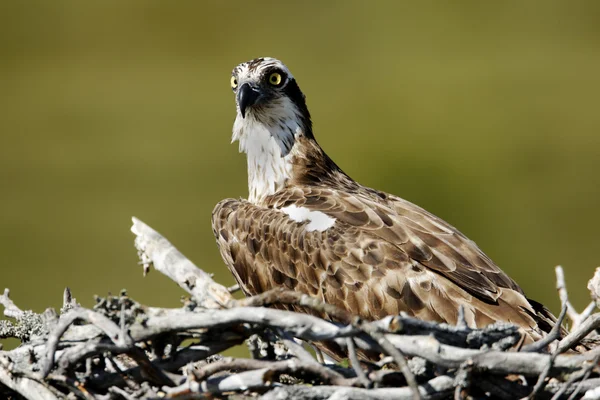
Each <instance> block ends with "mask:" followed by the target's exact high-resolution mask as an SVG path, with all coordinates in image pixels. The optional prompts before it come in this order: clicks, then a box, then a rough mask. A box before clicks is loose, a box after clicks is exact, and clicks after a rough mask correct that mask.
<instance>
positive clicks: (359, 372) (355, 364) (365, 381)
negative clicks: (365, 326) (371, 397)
mask: <svg viewBox="0 0 600 400" xmlns="http://www.w3.org/2000/svg"><path fill="white" fill-rule="evenodd" d="M346 346H347V347H348V358H350V363H351V364H352V368H353V369H354V372H356V376H357V377H358V381H359V382H360V383H361V385H362V386H363V387H365V388H369V387H371V382H370V381H369V378H367V375H366V374H365V371H363V369H362V367H361V365H360V361H358V357H357V355H356V347H355V346H354V339H352V338H351V337H349V338H346Z"/></svg>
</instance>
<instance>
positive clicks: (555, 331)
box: [521, 304, 567, 352]
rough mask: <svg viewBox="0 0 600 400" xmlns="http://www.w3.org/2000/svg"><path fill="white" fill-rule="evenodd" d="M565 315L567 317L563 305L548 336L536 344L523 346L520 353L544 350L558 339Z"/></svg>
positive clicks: (565, 307)
mask: <svg viewBox="0 0 600 400" xmlns="http://www.w3.org/2000/svg"><path fill="white" fill-rule="evenodd" d="M566 315H567V305H566V304H563V306H562V309H561V310H560V315H559V316H558V319H557V320H556V324H555V325H554V326H553V327H552V329H551V330H550V333H548V335H546V336H544V337H543V338H541V339H540V340H538V341H537V342H534V343H531V344H526V345H525V346H523V347H522V348H521V351H523V352H537V351H540V350H542V349H545V348H546V347H547V346H548V345H549V344H550V343H552V342H553V341H555V340H558V339H560V334H561V329H562V323H563V321H564V319H565V316H566Z"/></svg>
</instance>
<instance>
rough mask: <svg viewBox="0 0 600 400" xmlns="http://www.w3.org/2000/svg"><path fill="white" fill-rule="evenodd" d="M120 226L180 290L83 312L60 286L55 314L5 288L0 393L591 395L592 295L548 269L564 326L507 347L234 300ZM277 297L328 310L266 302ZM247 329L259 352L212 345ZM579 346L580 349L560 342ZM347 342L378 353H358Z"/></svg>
mask: <svg viewBox="0 0 600 400" xmlns="http://www.w3.org/2000/svg"><path fill="white" fill-rule="evenodd" d="M132 231H133V232H134V233H135V234H136V235H137V237H136V241H135V243H136V247H137V248H138V251H139V254H140V259H141V262H142V264H143V265H144V273H147V272H148V270H149V268H150V266H151V265H152V266H154V268H155V269H157V270H158V271H160V272H161V273H163V274H165V275H166V276H167V277H169V278H170V279H172V280H173V281H175V282H176V283H177V284H178V285H179V286H180V287H181V288H182V289H184V290H185V291H186V292H188V293H189V295H190V296H191V300H192V301H190V302H187V303H186V304H185V305H184V306H183V307H182V308H177V309H166V308H155V307H146V306H144V305H141V304H139V303H137V302H135V301H133V300H132V299H130V298H129V297H128V296H127V294H126V293H121V295H119V296H108V297H105V298H98V299H97V304H96V306H95V307H94V309H86V308H83V307H81V306H79V305H78V304H77V303H76V301H75V300H74V299H73V298H72V296H71V293H70V291H68V290H66V291H65V293H64V305H63V308H62V309H61V313H60V315H59V314H58V313H56V312H54V311H53V310H47V311H46V312H44V313H43V314H35V313H33V312H31V311H28V310H21V309H20V308H19V307H18V306H17V305H16V304H14V302H13V301H12V300H11V299H10V298H9V291H8V289H7V290H5V292H4V294H2V295H0V304H2V305H3V306H4V315H5V317H7V318H8V319H5V320H1V321H0V337H15V338H18V339H20V340H21V341H22V344H21V346H19V347H18V348H16V349H13V350H9V351H0V398H27V399H71V398H80V399H107V400H108V399H138V398H160V397H169V398H203V397H204V396H206V397H211V396H217V397H228V396H230V395H231V396H234V395H238V396H253V397H257V396H258V397H262V398H264V399H286V398H297V399H413V398H422V399H442V398H459V399H460V398H467V397H468V396H470V397H473V398H489V399H496V398H497V399H511V398H521V397H530V398H533V397H535V398H547V399H550V398H556V399H558V398H565V399H566V398H586V399H588V398H590V399H592V398H596V399H598V398H600V393H598V390H597V387H598V385H600V377H599V370H598V360H599V359H600V347H595V348H592V347H593V346H591V345H590V343H593V342H594V341H597V339H598V338H597V335H596V333H595V332H596V329H598V328H599V327H600V313H597V314H593V310H594V305H595V303H594V302H592V303H591V304H592V305H591V306H588V307H587V308H586V309H585V310H584V311H583V312H582V313H577V311H576V310H575V308H574V307H573V306H572V305H571V304H570V302H569V300H568V293H567V290H566V285H565V281H564V273H563V271H562V269H561V268H560V267H558V268H557V270H556V272H557V288H558V290H559V295H560V298H561V301H562V304H563V312H562V313H561V317H560V321H562V318H564V317H565V316H568V317H569V319H570V320H571V322H572V325H573V328H572V330H571V332H570V333H569V334H568V335H567V336H566V337H564V338H561V337H560V331H559V330H558V329H556V330H555V331H554V332H553V334H551V335H549V336H548V337H547V338H546V339H543V340H542V341H540V342H538V343H534V344H532V345H529V346H525V347H524V348H523V349H521V351H515V350H514V346H515V344H517V343H518V342H519V339H520V333H519V331H518V329H517V328H516V327H514V326H512V325H506V324H495V325H491V326H488V327H486V328H484V329H471V328H469V327H467V326H466V324H465V323H464V321H462V320H461V318H459V320H458V321H457V325H456V326H450V325H446V324H437V323H432V322H425V321H420V320H417V319H413V318H408V317H404V316H389V317H386V318H383V319H381V320H379V321H364V320H361V319H360V318H357V317H356V316H354V315H352V314H351V313H348V312H346V311H343V310H339V309H336V308H335V307H333V306H331V305H329V304H325V303H323V302H322V301H319V300H318V299H315V298H311V297H310V296H306V295H303V294H300V293H295V292H289V291H282V290H273V291H270V292H267V293H263V294H261V295H259V296H255V297H251V298H246V299H243V300H234V299H233V297H232V296H231V292H233V291H235V290H237V288H233V287H232V288H229V289H228V288H226V287H224V286H222V285H220V284H218V283H216V282H215V281H214V280H213V279H212V278H211V276H210V275H209V274H207V273H205V272H204V271H202V270H201V269H199V268H197V267H196V266H195V265H194V264H193V263H192V262H191V261H189V260H188V259H187V258H186V257H185V256H183V254H181V253H180V252H179V251H178V250H177V249H175V247H173V245H172V244H171V243H169V242H168V241H167V240H166V239H165V238H164V237H162V236H161V235H160V234H159V233H157V232H156V231H154V230H153V229H152V228H150V227H149V226H147V225H146V224H144V223H143V222H141V221H139V220H137V219H134V225H133V227H132ZM599 281H600V272H597V274H596V276H595V277H594V279H593V280H592V281H590V285H589V287H590V290H591V292H592V296H593V297H592V298H593V300H594V301H598V292H599V289H598V287H600V284H599V283H598V282H599ZM281 304H287V305H296V306H302V307H303V308H304V309H310V310H313V311H314V312H315V315H325V314H327V315H329V316H330V317H331V318H332V319H331V320H326V319H323V318H319V317H317V316H314V315H310V314H303V313H296V312H291V311H282V310H278V309H274V308H268V306H271V305H281ZM256 337H259V338H261V339H258V341H256V340H254V339H253V340H252V343H255V347H256V351H255V354H256V356H257V357H259V358H257V359H250V358H223V357H221V356H220V355H219V353H221V352H223V351H225V350H227V349H230V348H231V347H233V346H236V345H239V344H241V343H243V342H244V341H245V340H249V339H250V338H256ZM298 340H302V341H306V342H319V341H328V342H334V343H335V344H336V345H337V346H339V348H341V349H345V351H347V354H348V361H349V362H343V363H341V364H340V365H336V364H331V363H329V364H328V363H320V362H318V361H317V360H315V359H314V358H312V356H310V355H309V353H307V351H306V350H305V349H304V348H303V347H302V345H301V344H299V342H298ZM582 343H584V344H585V346H587V349H588V350H587V351H583V352H579V353H576V352H573V351H572V350H570V349H572V348H574V347H575V346H576V345H581V344H582ZM578 348H584V347H583V346H579V347H578ZM548 349H552V350H553V351H552V352H549V350H548ZM263 350H264V351H263ZM359 350H360V351H367V352H369V354H372V353H379V354H381V357H382V359H381V361H380V362H378V363H375V364H372V363H365V362H360V361H359V359H358V354H359ZM389 365H391V366H392V368H391V369H390V367H387V366H389ZM394 367H396V368H398V367H399V370H398V371H397V370H394ZM238 398H239V397H238Z"/></svg>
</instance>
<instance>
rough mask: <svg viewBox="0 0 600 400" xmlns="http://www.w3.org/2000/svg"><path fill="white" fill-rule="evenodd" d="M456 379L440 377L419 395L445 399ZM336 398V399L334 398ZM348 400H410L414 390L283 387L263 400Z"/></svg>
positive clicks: (272, 391)
mask: <svg viewBox="0 0 600 400" xmlns="http://www.w3.org/2000/svg"><path fill="white" fill-rule="evenodd" d="M453 387H454V379H452V378H451V377H449V376H438V377H436V378H433V379H431V380H430V381H428V382H427V383H426V384H424V385H421V386H419V394H420V396H422V398H423V399H443V398H446V397H447V396H448V395H449V394H451V393H452V392H453ZM334 396H335V397H334ZM288 398H289V399H292V398H293V399H296V400H304V399H332V400H333V399H346V400H363V399H366V400H375V399H377V400H410V399H412V398H413V393H412V389H411V388H408V387H403V388H381V389H362V388H340V387H338V386H314V387H306V386H282V387H278V388H275V389H273V390H271V391H269V392H268V393H267V394H265V395H264V396H263V397H262V400H279V399H288Z"/></svg>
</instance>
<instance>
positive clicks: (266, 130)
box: [232, 113, 301, 204]
mask: <svg viewBox="0 0 600 400" xmlns="http://www.w3.org/2000/svg"><path fill="white" fill-rule="evenodd" d="M288 121H290V120H288ZM290 125H291V124H285V123H284V124H275V126H267V125H265V124H263V123H262V122H261V121H258V120H256V118H254V116H252V115H248V114H247V115H246V118H243V117H242V116H241V115H240V114H239V113H238V115H237V118H236V120H235V123H234V125H233V136H232V141H235V140H239V142H240V152H244V153H246V156H247V159H248V200H249V201H250V202H252V203H255V204H256V203H260V202H261V201H262V200H264V198H265V197H267V196H270V195H272V194H275V193H277V192H278V191H279V190H281V189H282V188H283V187H284V186H285V184H286V181H287V180H288V179H289V178H290V177H291V176H292V168H293V164H292V158H293V157H294V156H295V154H294V153H295V151H294V150H295V147H296V146H293V145H292V149H291V151H289V152H288V153H287V155H285V156H283V157H282V151H283V150H282V146H281V143H280V142H278V140H282V138H286V137H288V136H291V135H292V134H291V133H290V132H294V133H293V139H291V138H290V139H291V140H294V141H295V139H296V138H297V136H298V135H299V134H300V132H301V131H300V127H299V125H298V124H297V123H294V125H295V126H290Z"/></svg>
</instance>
